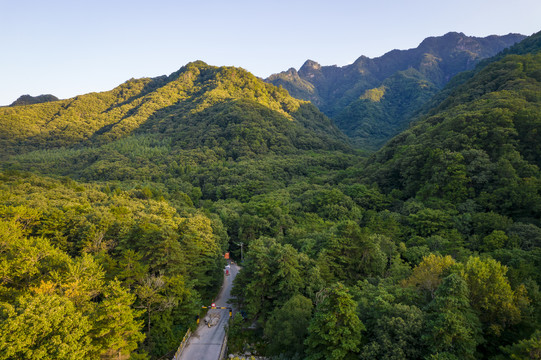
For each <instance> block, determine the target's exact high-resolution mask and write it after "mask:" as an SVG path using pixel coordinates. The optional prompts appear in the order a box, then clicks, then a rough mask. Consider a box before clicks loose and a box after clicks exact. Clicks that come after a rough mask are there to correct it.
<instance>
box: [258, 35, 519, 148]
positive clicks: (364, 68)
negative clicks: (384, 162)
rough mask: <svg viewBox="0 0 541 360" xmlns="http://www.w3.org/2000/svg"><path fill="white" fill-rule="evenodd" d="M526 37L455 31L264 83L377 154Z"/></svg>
mask: <svg viewBox="0 0 541 360" xmlns="http://www.w3.org/2000/svg"><path fill="white" fill-rule="evenodd" d="M524 38H525V36H523V35H519V34H509V35H505V36H488V37H485V38H478V37H469V36H466V35H464V34H463V33H455V32H451V33H448V34H445V35H443V36H440V37H430V38H427V39H425V40H424V41H423V42H422V43H421V44H420V45H419V46H418V47H417V48H414V49H409V50H393V51H390V52H388V53H386V54H385V55H383V56H381V57H378V58H374V59H370V58H367V57H365V56H361V57H359V58H358V59H357V60H356V61H355V62H354V63H353V64H350V65H347V66H343V67H337V66H321V65H320V64H318V63H317V62H315V61H312V60H308V61H306V62H305V63H304V65H303V66H302V67H301V68H300V69H299V70H298V71H296V70H295V69H289V70H288V71H285V72H282V73H279V74H274V75H271V76H270V77H269V78H268V79H266V81H268V82H270V83H272V84H274V85H277V86H282V87H284V88H285V89H287V90H288V91H289V92H290V94H291V95H292V96H294V97H296V98H299V99H304V100H310V101H312V103H314V104H315V105H317V106H318V107H319V108H320V110H321V111H323V112H324V113H325V114H327V115H328V116H330V117H331V118H333V119H334V120H335V121H336V124H337V125H338V127H339V128H340V129H342V130H343V131H344V132H345V133H346V134H347V135H348V136H350V137H351V138H352V139H353V141H354V142H355V143H356V144H357V145H359V146H360V147H362V148H367V149H372V150H373V149H377V148H379V147H381V145H383V143H384V142H385V141H386V140H388V139H389V138H391V137H392V136H394V135H396V134H398V133H399V132H400V131H401V130H404V129H405V128H406V127H407V126H408V123H409V121H410V119H411V116H412V115H413V114H414V113H415V112H416V110H418V108H419V107H420V106H422V105H423V104H424V103H426V102H427V101H428V100H429V99H430V98H431V97H432V96H433V95H435V94H436V93H437V92H438V90H440V89H441V88H442V87H443V86H444V85H445V84H446V83H447V82H448V81H449V80H450V79H451V78H452V77H453V76H454V75H456V74H458V73H460V72H462V71H466V70H470V69H472V68H473V67H474V66H475V65H476V64H477V63H478V62H479V61H480V60H481V59H484V58H487V57H490V56H494V55H496V54H497V53H498V52H500V51H501V50H503V49H505V48H507V47H509V46H511V45H513V44H515V43H517V42H519V41H521V40H522V39H524ZM375 94H377V96H374V95H375Z"/></svg>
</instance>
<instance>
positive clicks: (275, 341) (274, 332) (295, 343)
mask: <svg viewBox="0 0 541 360" xmlns="http://www.w3.org/2000/svg"><path fill="white" fill-rule="evenodd" d="M312 307H313V306H312V301H311V300H310V299H308V298H306V297H304V296H302V295H300V294H297V295H294V296H293V297H292V298H291V299H289V300H288V301H287V302H286V303H285V304H284V305H283V306H282V307H279V308H276V309H274V311H273V312H272V313H271V315H270V317H269V320H268V321H267V323H266V324H265V336H266V337H267V338H268V339H269V341H270V344H269V352H270V353H271V354H275V355H278V354H286V355H289V356H293V355H295V354H303V353H304V345H303V343H304V340H305V338H306V336H307V334H308V325H309V323H310V319H311V318H312Z"/></svg>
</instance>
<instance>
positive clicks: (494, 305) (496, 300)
mask: <svg viewBox="0 0 541 360" xmlns="http://www.w3.org/2000/svg"><path fill="white" fill-rule="evenodd" d="M506 273H507V267H506V266H503V265H502V264H500V263H499V262H498V261H496V260H494V259H491V258H487V259H484V260H482V259H480V258H479V257H470V258H469V259H468V261H467V262H466V264H465V265H464V267H463V269H462V270H461V271H460V275H461V276H462V278H464V280H465V281H466V283H467V284H468V288H469V290H470V293H469V297H470V303H471V306H472V307H473V308H474V309H475V310H477V311H478V312H479V314H480V315H479V318H480V320H481V322H483V323H484V324H485V325H486V326H487V327H488V329H489V331H490V332H491V333H493V334H495V335H499V334H500V333H501V332H502V330H503V329H504V328H505V327H507V326H510V325H512V324H516V323H518V322H519V321H520V316H521V309H520V307H519V304H520V302H521V301H522V298H525V295H524V294H523V292H522V291H521V290H519V291H517V292H515V291H513V289H512V288H511V285H510V284H509V281H508V279H507V277H506Z"/></svg>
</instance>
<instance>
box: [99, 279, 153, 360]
mask: <svg viewBox="0 0 541 360" xmlns="http://www.w3.org/2000/svg"><path fill="white" fill-rule="evenodd" d="M102 296H103V300H102V301H101V302H100V303H99V305H98V307H97V310H96V315H94V318H93V321H94V324H93V327H94V328H95V330H94V331H95V332H96V333H95V334H93V337H94V338H96V340H97V342H98V343H99V344H100V347H101V348H102V354H106V355H110V356H112V355H114V356H118V358H121V357H122V355H124V356H126V355H129V354H130V352H132V351H133V350H135V349H137V347H138V345H139V343H141V342H142V341H143V339H144V338H145V336H144V335H143V334H142V333H141V329H142V327H143V323H142V321H139V320H137V318H139V317H140V316H141V315H142V311H137V310H134V309H133V308H132V305H133V303H134V302H135V295H133V294H130V293H129V292H128V291H127V290H126V289H125V288H123V287H122V286H121V284H120V282H119V281H117V280H116V279H115V280H114V281H112V282H110V283H108V284H107V285H106V287H105V289H104V291H103V294H102Z"/></svg>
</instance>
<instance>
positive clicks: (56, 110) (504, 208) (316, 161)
mask: <svg viewBox="0 0 541 360" xmlns="http://www.w3.org/2000/svg"><path fill="white" fill-rule="evenodd" d="M540 49H541V33H538V34H535V35H533V36H532V37H530V38H527V39H525V40H524V41H523V42H522V43H519V44H517V45H515V46H514V47H512V48H511V49H509V50H506V51H505V52H503V53H501V54H499V55H497V56H496V57H494V58H491V59H489V60H486V61H483V62H481V63H480V64H479V65H478V66H477V67H476V68H475V69H474V70H472V71H471V72H468V73H464V74H459V75H458V77H456V78H455V79H453V80H452V81H451V82H450V83H449V84H448V85H447V86H446V87H445V88H444V89H443V90H442V91H441V92H440V93H437V94H436V96H435V97H434V98H432V100H429V99H423V101H426V102H427V104H429V105H427V106H426V108H425V109H423V112H422V113H416V114H413V113H412V114H410V115H408V116H414V115H415V118H412V120H414V124H413V125H412V126H411V127H410V128H409V129H407V130H406V131H404V132H403V133H401V134H400V135H398V136H397V137H395V138H393V139H392V140H391V141H389V142H388V143H387V144H386V145H385V146H384V147H383V148H382V149H381V150H379V151H377V152H376V153H373V154H369V153H366V152H362V151H360V150H356V149H355V148H354V147H353V146H352V145H351V143H350V141H349V140H348V138H347V137H346V136H345V135H344V134H343V133H341V132H340V130H338V129H337V127H336V126H335V125H334V124H333V122H332V121H331V120H330V119H329V118H327V117H326V116H325V115H323V114H322V113H321V112H319V110H318V109H317V108H316V107H315V106H314V105H312V104H310V103H309V102H307V101H303V100H297V99H295V98H293V97H291V96H290V95H289V94H288V92H287V91H286V90H284V89H282V88H279V87H275V86H274V85H271V84H268V83H265V82H263V81H262V80H260V79H258V78H256V77H254V76H253V75H251V74H250V73H248V72H246V71H244V70H242V69H238V68H232V67H213V66H209V65H207V64H204V63H202V62H194V63H190V64H188V65H186V66H184V67H182V68H181V69H180V70H179V71H177V72H175V73H173V74H171V75H169V76H163V77H159V78H154V79H139V80H134V79H132V80H130V81H128V82H126V83H124V84H122V85H120V86H119V87H117V88H115V89H113V90H111V91H108V92H103V93H92V94H87V95H81V96H78V97H76V98H73V99H67V100H58V101H50V102H45V103H38V104H32V105H19V106H11V107H3V108H0V130H1V131H0V142H1V147H0V158H1V162H0V164H1V172H0V179H1V181H0V274H1V276H0V359H30V358H31V359H81V358H85V359H100V358H101V359H107V358H111V359H113V358H114V359H118V358H122V359H128V358H133V359H158V358H160V357H162V356H164V355H167V354H170V353H171V351H173V352H174V350H175V349H176V347H177V346H178V344H179V342H180V340H181V338H182V336H183V335H184V333H185V332H186V330H187V329H188V328H190V327H192V328H193V327H194V326H195V319H196V316H197V315H198V314H199V313H200V310H201V305H202V304H207V303H208V301H210V300H211V299H212V298H213V297H214V296H215V294H216V292H217V290H218V287H219V285H220V283H221V281H222V278H223V270H222V269H223V266H224V265H225V260H223V253H224V252H225V251H230V252H231V253H232V256H233V257H234V258H235V259H236V260H238V261H239V262H240V261H241V260H244V261H243V262H242V271H241V272H240V273H239V275H238V276H237V278H236V281H235V287H234V289H233V292H234V295H235V296H236V300H235V305H236V307H237V308H238V309H239V310H240V311H239V312H238V313H237V314H236V315H235V317H234V318H233V319H231V321H230V323H229V328H228V346H229V350H230V352H231V353H242V352H243V351H246V350H249V351H251V352H252V353H257V354H260V355H263V356H267V357H269V358H275V359H282V360H285V359H336V360H339V359H431V360H436V359H439V360H444V359H445V360H452V359H487V360H500V359H502V360H503V359H510V358H511V359H539V358H540V357H541V355H540V354H541V326H540V325H541V292H540V289H539V284H540V283H541V277H540V276H541V275H540V274H541V172H540V170H539V167H540V166H541V160H540V159H541V148H540V147H539V144H540V141H539V140H541V139H539V136H540V135H539V134H540V132H541V129H540V127H541V95H540V94H541V53H540ZM396 76H397V77H400V78H401V81H406V82H409V81H413V82H418V81H421V80H422V79H420V78H418V77H416V75H415V74H414V73H402V74H398V75H396ZM383 91H386V92H387V91H388V92H392V86H391V85H389V86H387V88H386V90H381V91H378V90H377V89H374V90H371V91H369V92H366V93H365V95H364V96H365V97H366V99H368V100H370V101H372V100H377V99H378V98H381V95H382V94H381V93H382V92H383ZM434 93H435V92H434ZM382 131H384V129H382ZM240 244H242V246H243V254H242V255H243V259H241V247H240V246H241V245H240Z"/></svg>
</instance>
